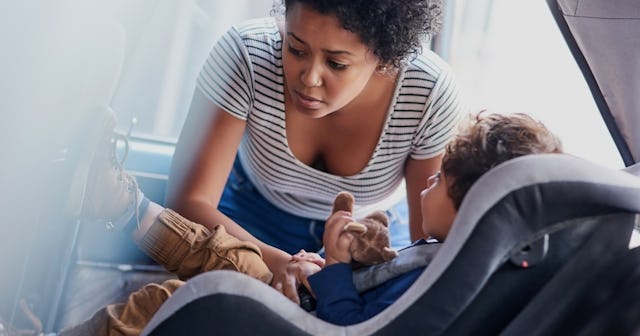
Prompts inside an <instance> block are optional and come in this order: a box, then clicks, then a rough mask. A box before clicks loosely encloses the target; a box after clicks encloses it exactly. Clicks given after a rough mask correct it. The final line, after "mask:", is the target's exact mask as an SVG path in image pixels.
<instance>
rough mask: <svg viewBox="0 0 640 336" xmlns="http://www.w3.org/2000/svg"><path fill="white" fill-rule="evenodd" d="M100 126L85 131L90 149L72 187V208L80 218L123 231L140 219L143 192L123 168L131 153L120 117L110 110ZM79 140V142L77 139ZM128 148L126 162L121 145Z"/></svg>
mask: <svg viewBox="0 0 640 336" xmlns="http://www.w3.org/2000/svg"><path fill="white" fill-rule="evenodd" d="M100 118H101V121H100V122H99V123H97V122H95V121H93V123H91V124H92V125H83V126H89V127H87V128H86V130H83V135H85V136H87V137H89V138H91V139H89V138H85V139H79V140H81V141H87V140H89V147H87V146H86V145H85V146H84V147H85V148H84V153H80V154H79V155H81V156H84V157H81V158H79V159H77V161H78V162H77V167H76V172H75V175H74V176H75V178H74V180H73V184H74V185H73V186H72V187H71V190H72V192H71V198H72V200H71V202H70V204H71V207H70V208H71V209H70V211H71V212H72V214H74V215H75V216H76V217H77V218H80V219H84V220H98V221H101V222H104V224H105V226H106V228H107V229H109V230H122V229H123V228H124V227H125V226H126V224H128V223H129V221H130V220H131V219H132V218H134V216H135V218H136V219H139V216H138V204H139V203H140V201H141V200H142V196H143V195H142V192H141V191H140V189H139V188H138V183H137V182H136V180H135V178H134V177H133V176H131V175H129V174H127V173H126V172H125V171H124V169H123V163H124V160H125V159H126V155H127V152H128V150H129V148H128V146H129V144H128V140H127V137H126V136H124V135H122V134H119V133H116V132H115V131H114V128H115V126H116V117H115V115H114V113H113V111H112V110H111V109H110V108H106V109H105V111H104V112H103V113H102V115H101V116H100ZM76 141H78V140H76ZM119 143H122V144H123V145H124V155H123V157H122V159H119V158H118V156H117V152H116V149H117V147H118V144H119Z"/></svg>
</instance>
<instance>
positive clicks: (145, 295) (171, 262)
mask: <svg viewBox="0 0 640 336" xmlns="http://www.w3.org/2000/svg"><path fill="white" fill-rule="evenodd" d="M138 246H139V247H140V249H142V250H143V251H144V252H146V253H147V254H148V255H149V256H150V257H152V258H153V259H154V260H155V261H156V262H158V263H159V264H160V265H162V266H164V267H165V268H166V269H167V270H168V271H170V272H173V273H175V274H176V275H177V276H178V277H179V278H180V279H181V280H176V279H171V280H167V281H165V282H163V283H162V284H148V285H146V286H144V287H142V288H141V289H139V290H138V291H137V292H134V293H132V294H131V295H130V296H129V298H128V300H127V302H126V303H119V304H111V305H108V306H106V307H104V308H102V309H100V310H99V311H98V312H96V313H95V314H94V315H93V316H92V317H91V318H90V319H89V320H87V321H85V322H84V323H82V324H80V325H77V326H74V327H71V328H68V329H65V330H63V331H62V332H61V333H60V335H61V336H72V335H139V334H140V333H141V332H142V330H143V329H144V327H145V326H146V325H147V323H148V322H149V320H150V319H151V317H152V316H153V315H154V314H155V313H156V311H157V310H158V309H159V308H160V306H161V305H162V304H163V303H164V302H165V301H166V300H167V299H168V298H169V297H170V296H171V294H173V292H175V290H176V289H178V288H179V287H180V286H182V284H184V281H186V280H187V279H189V278H191V277H193V276H195V275H197V274H200V273H203V272H206V271H211V270H220V269H225V270H235V271H238V272H242V273H245V274H247V275H249V276H252V277H254V278H256V279H258V280H260V281H263V282H265V283H270V282H271V279H272V278H273V274H272V273H271V271H269V268H268V267H267V265H266V264H265V263H264V262H263V261H262V254H261V252H260V249H259V248H258V246H256V245H255V244H253V243H250V242H245V241H240V240H238V239H237V238H235V237H233V236H231V235H230V234H228V233H227V232H226V230H225V228H224V226H222V225H219V226H217V227H216V228H215V229H214V230H213V232H211V231H209V230H208V229H207V228H206V227H204V226H202V225H200V224H196V223H193V222H191V221H189V220H187V219H186V218H184V217H182V216H180V215H179V214H177V213H176V212H174V211H172V210H171V209H165V210H164V211H162V212H161V213H160V215H159V216H158V218H157V219H156V221H155V222H154V223H153V225H152V226H151V227H150V228H149V231H148V232H147V233H146V234H145V236H144V237H143V238H142V239H141V241H140V242H139V243H138Z"/></svg>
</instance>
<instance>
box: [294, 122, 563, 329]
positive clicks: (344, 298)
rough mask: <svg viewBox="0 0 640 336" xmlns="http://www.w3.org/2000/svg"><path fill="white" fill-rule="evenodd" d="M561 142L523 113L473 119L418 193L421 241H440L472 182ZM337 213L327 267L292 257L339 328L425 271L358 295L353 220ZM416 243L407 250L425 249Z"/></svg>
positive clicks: (324, 314)
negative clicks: (353, 266)
mask: <svg viewBox="0 0 640 336" xmlns="http://www.w3.org/2000/svg"><path fill="white" fill-rule="evenodd" d="M560 152H562V146H561V143H560V140H559V139H558V138H557V137H556V136H555V135H554V134H552V133H551V132H550V131H549V130H548V129H547V128H546V127H545V126H544V125H543V124H541V123H540V122H537V121H535V120H533V119H532V118H531V117H529V116H527V115H524V114H512V115H501V114H484V113H481V114H479V115H477V116H474V117H471V118H470V119H469V123H463V124H462V125H461V130H460V133H459V134H458V135H457V136H456V137H455V138H454V139H453V140H452V141H451V142H450V143H449V144H448V145H447V147H446V149H445V154H444V157H443V161H442V167H441V171H440V172H438V173H436V174H435V175H433V176H431V177H430V178H429V183H428V187H427V188H426V189H425V190H423V191H422V193H421V200H420V201H421V209H422V229H423V231H424V234H425V237H432V238H435V239H437V240H438V241H444V240H445V239H446V237H447V234H448V232H449V229H450V228H451V225H452V223H453V221H454V218H455V216H456V212H457V210H458V208H459V207H460V204H461V203H462V200H463V198H464V196H465V195H466V193H467V191H468V190H469V188H471V186H472V185H473V183H475V181H477V180H478V179H479V178H480V177H481V176H482V175H483V174H484V173H486V172H487V171H488V170H489V169H491V168H493V167H495V166H496V165H498V164H500V163H502V162H505V161H507V160H510V159H513V158H515V157H518V156H523V155H528V154H539V153H560ZM353 220H354V219H353V218H352V217H351V214H350V213H349V212H346V211H340V212H336V213H335V214H333V215H332V216H331V217H330V218H329V219H328V220H327V223H326V228H325V232H324V236H323V241H324V248H325V258H326V259H325V265H324V267H322V269H321V267H320V266H321V265H322V263H321V262H318V261H316V262H313V261H314V259H316V260H317V259H318V258H317V255H314V254H308V253H306V254H305V253H301V254H299V255H298V256H297V257H296V258H297V260H300V261H299V262H300V263H305V264H306V265H307V266H306V268H302V267H301V268H300V269H305V271H304V272H300V273H299V274H298V276H299V277H300V278H301V279H300V282H301V283H303V284H305V285H306V286H308V287H309V289H310V291H311V292H312V293H313V294H314V295H315V297H316V299H317V308H316V314H317V316H318V317H319V318H321V319H323V320H326V321H328V322H331V323H335V324H338V325H350V324H355V323H358V322H361V321H364V320H366V319H368V318H370V317H372V316H374V315H376V314H378V313H379V312H381V311H382V310H384V309H385V308H386V307H388V306H389V305H391V304H392V303H393V302H395V301H396V300H397V299H398V298H399V297H400V296H401V295H402V294H403V293H404V292H405V291H406V290H407V289H408V288H409V287H410V286H411V284H413V282H414V281H415V280H416V279H417V278H418V276H420V274H421V273H422V271H423V270H424V268H425V267H424V266H422V267H418V268H415V269H413V270H411V271H409V272H407V273H404V274H402V275H400V276H397V277H395V278H392V279H391V280H388V281H386V282H384V283H382V284H381V285H379V286H377V287H375V288H373V289H370V290H367V291H365V292H363V293H358V291H357V289H356V286H355V285H354V282H353V271H352V269H351V266H350V262H351V255H350V253H349V244H350V243H351V240H352V239H353V237H352V236H351V234H349V233H347V232H344V231H343V227H344V226H345V225H346V224H347V223H349V222H351V221H353ZM426 243H427V242H426V241H425V240H423V239H422V240H419V241H417V242H416V243H414V244H413V245H412V246H410V247H409V248H411V247H415V246H417V245H421V244H426Z"/></svg>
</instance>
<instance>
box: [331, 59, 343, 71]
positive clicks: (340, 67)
mask: <svg viewBox="0 0 640 336" xmlns="http://www.w3.org/2000/svg"><path fill="white" fill-rule="evenodd" d="M329 66H330V67H332V68H333V69H335V70H344V69H346V68H347V65H345V64H342V63H338V62H334V61H329Z"/></svg>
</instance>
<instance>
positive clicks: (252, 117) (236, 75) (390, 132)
mask: <svg viewBox="0 0 640 336" xmlns="http://www.w3.org/2000/svg"><path fill="white" fill-rule="evenodd" d="M283 83H284V75H283V68H282V39H281V36H280V33H279V31H278V26H277V24H276V20H275V18H271V17H269V18H263V19H253V20H249V21H246V22H244V23H241V24H239V25H237V26H234V27H233V28H231V29H230V30H229V31H228V32H226V33H225V34H224V35H223V36H222V37H221V38H220V40H219V41H218V42H217V44H216V45H215V46H214V47H213V49H212V50H211V52H210V54H209V57H208V58H207V60H206V62H205V64H204V66H203V68H202V70H201V72H200V75H199V77H198V80H197V88H198V89H199V90H201V91H202V92H203V93H204V95H205V96H207V97H208V98H209V99H211V100H212V101H213V102H214V103H215V104H216V105H218V106H220V107H221V108H223V109H224V110H226V111H227V112H228V113H231V114H232V115H233V116H235V117H237V118H240V119H242V120H246V122H247V128H246V132H245V136H244V138H243V141H242V143H241V145H240V149H239V154H238V155H239V158H240V162H241V164H242V166H243V168H244V169H245V171H246V172H247V175H248V176H249V177H250V179H251V181H252V182H253V184H254V185H255V186H256V188H257V189H258V190H259V191H260V192H261V193H262V195H264V197H265V198H267V199H268V200H269V201H270V202H272V203H273V204H274V205H275V206H277V207H279V208H281V209H283V210H285V211H287V212H290V213H293V214H295V215H298V216H302V217H306V218H313V219H319V220H325V219H326V218H327V217H328V216H329V215H330V212H331V208H332V205H333V200H334V198H335V196H336V195H337V194H338V192H340V191H342V190H347V191H350V192H351V193H353V194H354V196H355V198H356V203H357V204H356V209H354V216H355V217H356V218H359V217H363V216H364V215H366V214H368V213H370V212H371V211H373V210H384V209H389V208H390V207H391V206H392V205H394V204H395V203H396V202H397V201H399V200H400V199H402V197H403V196H404V188H403V181H404V176H403V167H404V163H405V161H406V160H407V158H409V157H411V158H414V159H428V158H431V157H433V156H436V155H438V154H440V153H441V152H442V151H443V149H444V146H445V144H446V143H447V141H448V140H449V139H450V138H451V136H452V135H453V134H454V131H455V129H456V124H457V122H458V120H459V119H460V116H461V115H463V109H464V106H463V104H461V102H460V99H459V98H458V90H457V88H456V84H455V80H454V78H453V74H452V72H451V71H450V69H449V67H448V65H447V64H446V63H445V62H444V61H442V60H441V59H440V58H439V57H438V56H437V55H436V54H434V53H432V52H430V51H427V50H425V51H424V53H423V55H421V56H419V57H417V58H416V59H415V60H413V61H412V62H410V63H409V64H408V65H407V66H405V67H404V68H403V69H401V71H400V73H399V76H398V80H397V83H396V88H395V94H394V98H393V101H392V104H391V105H390V109H389V111H388V113H387V115H388V116H387V120H386V124H385V126H384V128H383V131H382V134H381V135H380V139H379V141H378V144H377V145H376V148H375V150H374V152H373V155H372V156H371V158H370V160H369V162H368V164H367V165H366V166H365V167H364V169H363V170H362V171H360V172H359V173H357V174H355V175H352V176H338V175H333V174H330V173H327V172H324V171H320V170H317V169H314V168H312V167H310V166H307V165H305V164H304V163H302V162H300V161H299V160H298V159H297V158H296V157H295V156H294V155H293V153H292V151H291V149H290V148H289V145H288V142H287V135H286V131H285V106H284V86H283ZM465 112H466V111H465Z"/></svg>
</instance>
